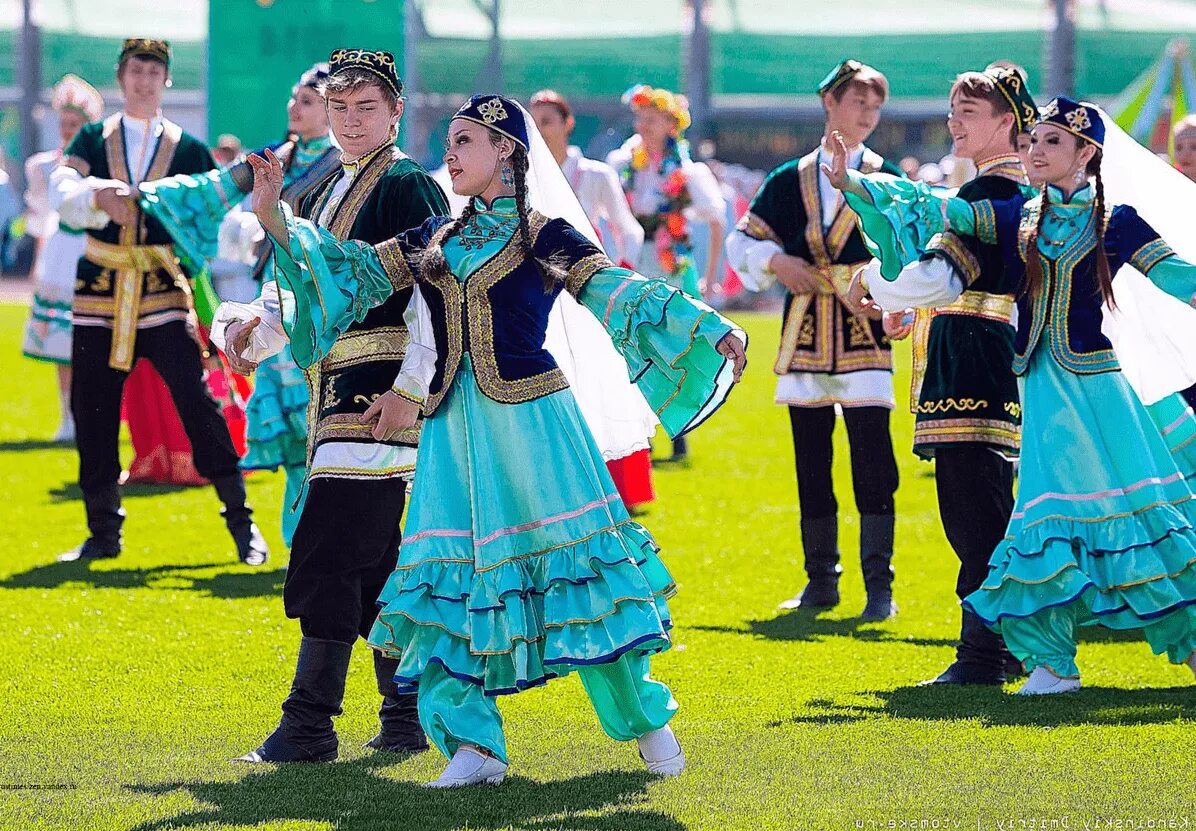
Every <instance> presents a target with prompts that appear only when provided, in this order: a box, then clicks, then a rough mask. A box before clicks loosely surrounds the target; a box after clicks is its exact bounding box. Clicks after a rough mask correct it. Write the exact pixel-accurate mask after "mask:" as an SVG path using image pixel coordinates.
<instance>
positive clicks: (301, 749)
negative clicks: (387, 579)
mask: <svg viewBox="0 0 1196 831" xmlns="http://www.w3.org/2000/svg"><path fill="white" fill-rule="evenodd" d="M352 654H353V647H352V646H350V645H349V644H347V643H341V642H340V641H328V640H323V639H321V638H304V639H303V641H302V643H300V644H299V660H298V662H297V663H296V665H295V680H294V681H292V682H291V694H290V695H288V696H287V697H286V700H285V701H283V702H282V720H281V721H279V723H278V727H277V728H276V729H275V730H274V732H273V733H271V734H270V735H269V736H268V737H267V738H266V740H265V741H264V742H262V746H261V747H259V748H258V749H257V750H254V751H251V752H249V753H246V754H245V755H244V756H239V757H238V758H237V759H235V760H234V761H237V762H331V761H334V760H335V759H336V751H337V739H336V730H335V729H334V728H333V726H332V717H333V716H339V715H340V714H341V703H342V701H343V700H344V697H345V676H346V675H347V674H348V672H349V656H350V655H352Z"/></svg>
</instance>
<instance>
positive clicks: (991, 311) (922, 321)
mask: <svg viewBox="0 0 1196 831" xmlns="http://www.w3.org/2000/svg"><path fill="white" fill-rule="evenodd" d="M1013 306H1014V300H1013V295H1010V294H990V293H989V292H986V291H965V292H964V293H963V294H961V295H960V296H959V298H958V299H957V300H956V301H955V302H954V303H951V304H949V305H946V306H940V307H939V308H937V309H918V310H917V311H916V312H915V313H914V329H913V333H912V335H911V341H912V349H913V367H912V372H911V377H910V389H909V406H910V412H913V413H916V412H918V402H919V401H921V399H922V383H923V381H925V380H926V366H927V363H928V361H929V351H930V322H931V321H932V320H933V319H934V318H936V317H938V316H939V315H963V316H965V317H982V318H984V319H985V320H995V321H997V322H999V323H1007V324H1010V325H1012V324H1013Z"/></svg>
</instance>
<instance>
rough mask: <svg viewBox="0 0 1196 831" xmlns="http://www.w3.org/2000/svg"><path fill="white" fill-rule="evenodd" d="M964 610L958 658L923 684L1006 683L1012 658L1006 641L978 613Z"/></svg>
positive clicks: (995, 684) (997, 684)
mask: <svg viewBox="0 0 1196 831" xmlns="http://www.w3.org/2000/svg"><path fill="white" fill-rule="evenodd" d="M962 611H963V622H962V624H961V625H960V627H959V647H958V648H957V649H956V650H955V660H954V661H953V662H952V663H951V665H950V666H949V667H947V668H946V669H945V670H943V672H942V673H941V674H940V675H939V676H938V677H937V678H933V679H931V680H929V681H926V682H924V683H926V684H982V685H988V686H999V685H1001V684H1004V683H1005V679H1006V674H1005V673H1006V666H1007V664H1008V662H1009V661H1010V660H1012V659H1013V656H1012V655H1010V654H1009V652H1008V650H1006V649H1005V642H1004V641H1003V640H1002V639H1001V636H1000V635H998V634H997V633H996V632H994V631H992V630H991V629H989V628H988V627H987V626H985V625H984V622H983V621H982V620H980V618H978V617H976V615H975V614H973V613H972V612H970V611H968V610H967V609H963V610H962ZM1015 663H1016V662H1015ZM1019 666H1020V665H1019Z"/></svg>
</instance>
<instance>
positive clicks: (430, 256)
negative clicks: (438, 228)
mask: <svg viewBox="0 0 1196 831" xmlns="http://www.w3.org/2000/svg"><path fill="white" fill-rule="evenodd" d="M477 212H478V209H477V207H476V206H475V205H474V203H473V199H472V198H470V200H469V201H468V202H466V203H465V208H464V209H462V211H461V214H460V216H458V217H457V218H456V219H454V220H453V221H452V222H450V223H449V224H448V226H447V227H446V228H445V229H444V233H442V234H441V235H440V242H439V243H438V244H436V245H429V246H428V247H427V248H425V249H424V252H423V254H421V255H420V257H419V272H420V274H421V275H425V276H426V275H431V274H439V273H442V272H446V271H448V261H447V260H445V258H444V248H443V246H444V244H445V243H446V242H448V239H449V237H451V236H452V235H453V234H456V233H458V232H460V230H461V228H462V227H463V226H464V225H465V223H466V222H468V221H469V220H470V219H471V218H472V217H473V215H474V214H476V213H477Z"/></svg>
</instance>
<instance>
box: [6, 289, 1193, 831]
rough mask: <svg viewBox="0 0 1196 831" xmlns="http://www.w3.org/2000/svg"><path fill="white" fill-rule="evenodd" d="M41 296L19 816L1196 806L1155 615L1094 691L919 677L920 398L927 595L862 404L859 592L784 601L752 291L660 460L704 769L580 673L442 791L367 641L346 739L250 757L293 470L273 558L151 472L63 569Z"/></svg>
mask: <svg viewBox="0 0 1196 831" xmlns="http://www.w3.org/2000/svg"><path fill="white" fill-rule="evenodd" d="M25 313H26V312H25V310H24V309H23V308H19V307H16V306H0V377H2V378H3V379H4V390H5V395H4V398H5V408H4V416H3V421H2V426H0V476H2V481H3V483H4V486H5V487H4V493H5V501H6V504H5V507H4V513H3V517H4V522H3V523H2V524H0V551H2V552H3V557H2V558H0V624H2V626H3V632H4V636H3V637H0V669H2V672H0V700H2V701H3V702H4V703H3V706H2V708H0V827H2V828H4V829H10V828H11V829H63V828H70V829H168V828H204V829H216V828H219V829H232V828H238V829H241V828H268V829H317V828H320V829H325V828H338V829H391V828H400V829H402V828H419V829H420V830H421V831H441V830H442V829H445V830H447V829H457V828H468V829H506V828H520V829H523V828H526V829H538V830H539V831H547V829H556V828H569V829H588V830H589V831H622V830H623V829H637V830H638V831H675V829H684V828H689V829H729V828H744V829H760V828H769V829H772V828H775V829H789V828H814V829H847V828H855V827H862V828H877V827H895V828H900V827H906V828H953V827H959V828H965V829H966V828H983V829H995V828H1001V827H1020V828H1029V827H1051V826H1033V825H1030V824H1029V823H1031V822H1034V821H1035V820H1039V821H1042V820H1051V819H1054V820H1062V818H1064V817H1065V816H1066V817H1070V823H1071V824H1070V825H1069V826H1066V827H1071V828H1082V827H1085V826H1084V822H1085V821H1088V822H1089V823H1091V822H1092V821H1094V820H1096V819H1102V818H1103V819H1108V818H1111V819H1122V820H1126V819H1132V820H1135V821H1140V822H1147V821H1150V820H1155V821H1157V820H1159V819H1164V820H1169V819H1173V820H1176V821H1182V820H1183V819H1184V818H1185V817H1187V815H1190V814H1192V813H1193V810H1192V802H1193V800H1192V795H1193V794H1194V793H1196V766H1194V765H1193V764H1192V762H1191V759H1192V752H1193V749H1194V744H1196V739H1194V736H1196V731H1194V730H1193V724H1192V722H1193V720H1194V719H1196V687H1193V686H1192V676H1191V674H1190V673H1189V672H1188V670H1187V669H1185V668H1182V667H1173V666H1170V665H1168V664H1167V663H1165V661H1164V660H1162V659H1160V658H1156V657H1153V656H1152V655H1151V654H1150V651H1149V649H1148V648H1147V647H1146V645H1145V644H1144V643H1143V642H1141V641H1140V640H1139V639H1138V638H1135V637H1132V636H1125V635H1116V636H1114V635H1110V634H1104V633H1101V632H1099V631H1098V632H1092V633H1089V634H1087V635H1086V636H1085V638H1084V642H1083V643H1082V645H1081V649H1080V662H1081V664H1082V666H1083V668H1084V681H1085V684H1086V688H1085V690H1084V691H1082V692H1081V693H1080V694H1078V695H1075V696H1071V697H1064V698H1057V699H1045V700H1044V699H1036V700H1035V699H1032V700H1019V699H1016V698H1013V697H1011V696H1010V695H1008V690H1009V689H1012V687H1010V688H1007V690H1006V691H1005V692H1002V691H1001V690H999V689H989V688H971V689H938V688H931V689H918V688H916V687H915V686H914V685H915V684H916V683H917V682H918V681H920V680H922V679H924V678H928V677H931V676H933V675H934V674H936V673H937V672H938V671H939V670H941V669H942V668H943V667H944V666H945V665H946V664H947V663H948V662H949V660H950V659H951V657H952V645H953V643H954V639H955V635H956V627H957V625H958V623H957V621H958V611H957V607H956V604H955V601H954V597H953V595H952V590H953V586H954V580H955V560H954V556H953V555H952V553H951V551H950V549H949V548H948V547H947V545H946V543H945V541H944V538H943V535H942V531H941V529H940V526H939V522H938V517H937V512H936V507H935V499H934V481H933V478H932V468H931V466H930V465H927V464H924V463H920V462H918V461H916V460H915V459H914V457H913V456H912V455H911V454H910V453H909V446H910V435H911V429H912V418H911V416H910V415H909V414H908V413H906V412H903V411H899V412H898V413H897V414H896V415H895V418H894V431H893V432H894V443H895V445H896V447H897V448H898V458H899V460H900V463H901V474H902V485H901V490H900V491H899V493H898V516H899V521H898V526H897V531H898V533H897V556H896V570H897V583H896V596H897V600H898V602H899V603H900V604H901V614H900V615H899V616H898V617H897V618H896V619H895V620H894V621H892V622H888V623H883V624H869V625H861V624H860V623H859V622H858V621H857V620H856V618H855V615H857V614H858V613H859V611H860V609H861V608H862V606H863V590H862V586H861V580H860V572H859V565H858V557H857V551H858V546H857V537H858V529H859V521H858V517H857V515H856V514H855V512H854V509H853V507H852V499H851V496H850V494H851V488H850V472H849V470H848V468H847V453H846V446H845V444H844V441H845V438H844V433H843V429H842V427H840V428H839V430H838V432H837V434H836V451H837V453H836V470H835V477H836V487H837V491H838V494H839V500H840V503H841V505H842V509H841V515H842V519H841V527H842V532H841V537H842V540H841V541H842V548H843V561H844V565H845V574H844V577H843V582H842V585H843V590H844V598H843V604H842V605H841V606H840V607H839V608H838V609H836V610H834V611H833V612H831V613H829V614H824V615H822V616H821V617H818V618H810V617H807V616H802V615H800V614H794V615H780V614H778V613H777V612H776V604H777V602H778V601H780V600H782V599H783V598H786V597H788V596H790V595H792V594H793V593H794V592H795V591H796V590H797V589H798V588H799V587H800V585H801V584H802V582H803V581H802V577H801V572H800V567H799V562H800V546H799V543H798V538H797V515H796V508H795V505H796V493H795V490H796V488H795V484H794V478H793V454H792V449H791V444H790V438H789V426H788V419H787V417H786V414H785V412H784V410H783V409H782V408H780V407H777V406H775V405H773V404H772V403H771V398H772V386H773V376H772V374H771V372H770V368H771V365H772V360H773V355H774V349H775V346H776V339H777V335H776V333H777V328H778V327H777V322H776V320H775V319H774V318H771V317H764V316H751V315H745V316H743V318H742V320H743V323H744V324H745V325H746V326H747V328H748V330H749V332H750V333H751V335H752V349H751V356H752V364H751V366H750V368H749V370H748V372H747V374H746V377H745V380H744V382H743V385H742V387H741V388H740V389H739V390H738V391H737V392H736V393H735V394H734V395H733V396H732V398H731V401H730V403H729V404H728V406H727V407H726V408H725V410H724V411H723V412H721V413H720V414H719V415H718V416H717V417H715V418H714V419H713V420H712V421H711V422H710V423H709V424H707V425H706V426H705V427H704V428H702V429H701V430H699V431H698V432H697V434H696V435H695V436H694V437H693V438H692V440H691V455H692V458H693V462H692V466H691V467H689V468H688V469H675V468H665V467H662V468H658V470H657V473H656V485H657V489H658V492H659V500H658V501H657V502H656V503H655V504H654V505H653V506H652V507H651V509H650V511H649V513H648V515H647V516H646V517H645V519H644V521H645V523H646V524H647V525H648V527H649V528H650V529H651V530H652V531H653V532H654V533H655V535H656V536H657V539H658V540H659V542H660V543H661V545H662V546H663V549H664V556H665V558H666V560H667V562H668V564H669V566H670V568H671V569H672V570H673V573H674V575H675V576H676V577H677V578H678V580H679V582H680V585H681V593H680V595H679V596H678V597H677V598H676V600H675V601H674V602H673V604H672V608H673V611H674V617H675V619H676V621H677V623H678V628H677V630H676V647H675V648H674V649H673V650H672V651H671V652H670V653H668V654H666V655H664V656H662V657H660V658H658V659H657V660H656V661H655V663H654V667H653V670H654V674H656V675H657V676H658V677H660V678H662V679H663V680H665V681H667V682H668V683H669V684H670V685H672V687H673V690H674V692H675V693H676V695H677V697H678V698H679V700H680V702H681V711H680V714H679V716H678V717H677V719H676V720H675V722H674V724H675V726H676V729H677V732H678V734H679V735H680V737H681V740H682V742H683V743H684V745H685V749H686V753H687V755H688V757H689V760H690V762H689V769H688V770H687V771H686V772H685V774H684V775H683V776H682V777H681V778H679V779H675V780H669V781H653V780H651V779H650V778H649V777H648V776H647V775H646V773H645V771H644V769H643V766H642V764H641V763H640V761H639V759H638V758H637V756H636V753H635V748H634V746H633V745H629V744H616V743H614V742H612V741H610V740H608V739H607V738H606V737H605V736H604V735H603V734H602V732H601V731H600V730H599V728H598V726H597V723H596V720H595V718H594V716H593V714H592V712H591V711H590V709H589V707H588V705H587V702H586V699H585V697H584V695H583V693H582V690H581V685H580V683H578V682H577V680H576V679H567V680H559V681H555V682H553V683H551V684H550V685H549V686H548V687H547V688H546V689H537V690H533V691H531V692H528V693H524V694H522V695H518V696H511V697H506V698H504V699H503V700H502V703H501V706H502V709H503V712H504V715H505V717H506V725H507V731H508V736H509V741H510V752H511V759H512V761H513V766H512V769H511V773H512V776H511V778H509V779H508V781H507V782H506V783H505V784H504V785H502V786H501V787H499V788H497V789H480V790H469V791H465V792H428V791H425V790H422V789H420V788H418V787H417V785H416V783H419V782H422V781H425V780H427V779H430V778H433V777H434V776H435V775H436V773H437V772H438V771H439V770H440V768H441V766H442V765H443V763H444V760H443V759H441V758H440V756H439V755H438V754H436V753H434V752H433V753H425V754H423V755H421V756H418V757H415V758H412V759H407V760H402V759H399V758H396V757H393V756H388V755H386V754H374V753H370V752H365V751H363V750H362V749H361V745H362V743H363V742H364V741H366V740H367V739H368V738H369V737H370V736H371V735H373V731H374V728H375V724H376V717H375V710H376V708H377V704H378V699H377V694H376V693H375V691H374V681H373V673H372V669H371V665H370V661H369V655H368V651H367V649H366V648H365V647H364V646H359V648H358V649H357V650H356V651H355V654H354V658H353V663H352V667H351V670H350V677H349V684H348V691H347V694H346V702H345V714H344V716H342V717H341V718H340V719H338V721H337V728H338V730H339V732H340V736H341V756H342V761H340V762H339V763H337V764H333V765H318V766H303V765H298V766H283V767H278V768H275V767H272V766H263V767H259V768H251V767H247V766H236V765H232V764H230V763H229V762H228V759H229V757H231V756H233V755H235V754H239V753H242V752H245V751H247V750H250V749H252V748H254V747H255V746H256V745H257V743H258V742H259V741H260V740H261V739H262V738H264V737H265V736H266V734H267V733H268V732H269V731H270V730H271V729H272V728H273V727H274V725H275V722H276V719H277V717H278V705H279V702H280V700H281V699H282V698H283V696H284V695H285V694H286V691H287V689H288V685H289V682H290V678H291V670H292V668H293V662H294V656H295V652H296V648H297V645H298V640H299V633H298V626H297V624H295V623H294V622H293V621H288V620H286V619H285V618H284V617H283V613H282V603H281V601H280V598H279V594H280V591H281V586H282V578H283V574H282V572H280V571H276V570H275V569H276V568H278V567H279V566H280V565H281V561H282V560H283V559H284V558H283V556H282V545H281V542H280V540H279V535H278V508H279V505H280V500H281V497H282V484H283V482H282V477H281V475H255V476H253V477H251V479H250V484H249V493H250V496H251V498H252V500H253V504H254V505H255V506H256V507H257V509H258V519H259V521H260V522H261V523H262V525H263V527H264V529H265V531H266V534H267V536H268V537H269V539H270V542H271V544H272V546H273V547H274V551H275V558H274V560H272V562H271V564H270V566H269V569H270V570H268V571H262V570H254V569H251V568H249V567H246V566H242V565H240V564H238V563H237V562H236V561H235V556H234V553H233V549H232V544H231V542H230V540H229V538H228V535H227V532H226V531H225V529H224V526H223V523H222V522H221V520H220V517H219V515H218V511H217V509H218V504H217V501H216V498H215V495H214V494H213V493H212V492H211V491H210V489H180V490H167V489H154V488H136V489H131V492H128V493H126V499H125V506H126V508H127V509H128V513H129V519H128V522H127V523H126V526H125V529H126V534H125V552H124V554H123V556H122V557H121V558H120V559H118V560H115V561H109V562H104V563H101V564H97V565H94V566H92V567H90V568H89V567H87V566H86V565H79V564H62V565H60V564H56V563H54V556H55V555H56V554H57V553H58V552H60V551H62V550H65V549H67V548H70V547H72V546H74V545H76V544H77V543H78V542H79V541H80V540H81V539H82V536H83V533H84V529H83V511H82V505H81V503H80V502H79V494H78V490H77V488H76V487H75V486H74V485H73V484H72V483H73V482H74V479H75V474H76V467H75V465H76V460H75V454H74V452H73V450H71V449H69V448H62V447H56V446H53V445H50V444H48V443H47V442H46V438H47V437H48V436H50V435H51V434H52V433H53V431H54V428H55V426H56V424H57V417H58V416H57V409H56V407H57V404H56V396H55V394H54V376H53V371H52V369H51V367H50V366H49V365H46V364H38V363H34V362H32V361H28V360H24V359H22V358H21V357H20V355H19V351H18V342H19V335H20V328H21V326H22V324H23V322H24V318H25ZM898 351H899V353H900V358H899V360H900V363H901V364H902V367H903V369H902V371H900V372H899V373H898V376H897V390H898V398H899V399H903V398H904V395H905V390H906V389H907V382H908V370H907V369H906V367H907V366H908V350H907V349H906V348H905V347H901V348H900V349H899V350H898ZM125 453H126V455H125V460H126V462H127V461H128V458H129V457H128V448H127V446H126V448H125ZM1188 819H1189V821H1190V820H1191V819H1196V817H1188ZM1011 821H1018V822H1020V823H1021V824H1020V825H1017V826H1011V825H1004V826H1002V825H1001V824H1000V823H1003V822H1004V823H1008V822H1011ZM890 822H891V823H892V825H891V826H890V825H888V823H890ZM858 823H863V824H858ZM902 823H904V824H902ZM935 823H938V824H935ZM1053 827H1064V826H1053ZM1088 827H1093V826H1092V825H1089V826H1088ZM1102 827H1107V826H1102ZM1123 827H1131V826H1128V825H1127V826H1123ZM1142 827H1147V826H1145V825H1144V826H1142ZM1151 827H1167V826H1164V825H1158V826H1151ZM1181 827H1182V826H1181Z"/></svg>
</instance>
